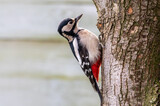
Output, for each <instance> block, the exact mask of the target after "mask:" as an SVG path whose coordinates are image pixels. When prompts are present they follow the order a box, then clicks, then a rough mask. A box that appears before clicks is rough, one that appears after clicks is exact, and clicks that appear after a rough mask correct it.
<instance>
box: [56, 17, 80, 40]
mask: <svg viewBox="0 0 160 106" xmlns="http://www.w3.org/2000/svg"><path fill="white" fill-rule="evenodd" d="M82 15H83V14H81V15H79V16H78V17H76V18H66V19H64V20H63V21H62V22H61V23H60V24H59V27H58V32H59V34H60V35H62V36H63V37H65V38H66V39H67V40H68V41H69V42H71V41H72V40H73V38H74V37H75V36H76V33H77V32H78V21H79V19H80V18H81V17H82Z"/></svg>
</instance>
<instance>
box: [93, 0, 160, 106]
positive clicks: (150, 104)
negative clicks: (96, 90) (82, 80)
mask: <svg viewBox="0 0 160 106" xmlns="http://www.w3.org/2000/svg"><path fill="white" fill-rule="evenodd" d="M93 2H94V4H95V6H96V8H97V13H98V23H97V27H98V29H99V31H100V32H101V36H102V44H103V62H102V96H103V100H102V106H160V1H159V0H93Z"/></svg>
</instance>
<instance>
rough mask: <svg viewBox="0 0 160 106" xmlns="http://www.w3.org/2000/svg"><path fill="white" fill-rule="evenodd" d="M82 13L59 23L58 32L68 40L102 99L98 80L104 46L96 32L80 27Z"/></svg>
mask: <svg viewBox="0 0 160 106" xmlns="http://www.w3.org/2000/svg"><path fill="white" fill-rule="evenodd" d="M82 15H83V14H81V15H79V16H78V17H76V18H66V19H64V20H63V21H62V22H61V23H60V24H59V27H58V32H59V34H60V35H61V36H63V37H64V38H66V39H67V40H68V42H69V45H70V48H71V50H72V53H73V55H74V56H75V58H76V59H77V61H78V62H79V64H80V66H81V68H82V70H83V72H84V73H85V75H86V76H87V77H88V78H89V80H90V82H91V85H92V86H93V88H94V89H95V91H97V93H98V94H99V97H100V99H101V93H100V90H99V87H98V83H97V82H98V79H99V68H100V66H101V61H102V58H101V57H102V56H101V50H102V47H101V44H100V42H99V39H98V37H97V36H96V35H95V34H94V33H92V32H91V31H89V30H87V29H83V28H79V27H78V22H79V20H80V18H81V17H82Z"/></svg>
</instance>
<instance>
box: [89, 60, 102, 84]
mask: <svg viewBox="0 0 160 106" xmlns="http://www.w3.org/2000/svg"><path fill="white" fill-rule="evenodd" d="M101 62H102V60H101V59H99V60H98V61H97V62H96V63H94V64H93V65H92V66H91V69H92V73H93V75H94V77H95V78H96V80H97V82H98V79H99V68H100V66H101Z"/></svg>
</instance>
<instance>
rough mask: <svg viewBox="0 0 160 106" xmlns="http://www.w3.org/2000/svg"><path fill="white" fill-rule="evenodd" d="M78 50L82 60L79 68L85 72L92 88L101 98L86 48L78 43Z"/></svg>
mask: <svg viewBox="0 0 160 106" xmlns="http://www.w3.org/2000/svg"><path fill="white" fill-rule="evenodd" d="M78 51H79V54H80V57H81V60H82V62H81V68H82V70H83V72H84V73H85V75H86V76H87V77H88V78H89V80H90V82H91V84H92V86H93V88H94V89H95V90H96V91H97V92H98V94H99V97H100V99H101V93H100V90H99V87H98V84H97V81H96V79H95V78H94V76H93V73H92V69H91V64H90V61H89V53H88V50H87V49H86V48H85V47H84V46H82V45H81V44H79V49H78Z"/></svg>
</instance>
